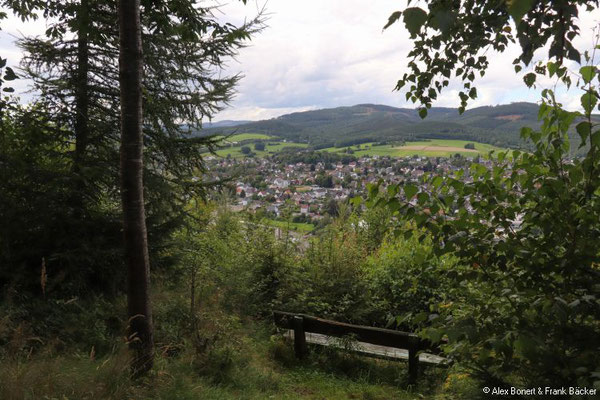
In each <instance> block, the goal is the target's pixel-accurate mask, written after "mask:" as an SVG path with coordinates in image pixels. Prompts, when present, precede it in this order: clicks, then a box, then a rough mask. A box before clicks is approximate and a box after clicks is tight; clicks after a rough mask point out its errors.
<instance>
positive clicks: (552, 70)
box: [548, 61, 558, 78]
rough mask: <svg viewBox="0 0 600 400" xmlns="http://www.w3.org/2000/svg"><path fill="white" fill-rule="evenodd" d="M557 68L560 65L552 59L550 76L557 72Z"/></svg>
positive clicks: (549, 70)
mask: <svg viewBox="0 0 600 400" xmlns="http://www.w3.org/2000/svg"><path fill="white" fill-rule="evenodd" d="M557 68H558V65H557V64H556V63H553V62H552V61H550V62H549V63H548V73H549V74H550V78H552V76H553V75H554V74H555V73H556V71H557Z"/></svg>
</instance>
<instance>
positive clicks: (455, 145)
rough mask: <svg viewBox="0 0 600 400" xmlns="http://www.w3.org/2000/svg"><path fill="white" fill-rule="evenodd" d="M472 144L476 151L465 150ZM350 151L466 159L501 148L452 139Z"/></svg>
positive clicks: (369, 145)
mask: <svg viewBox="0 0 600 400" xmlns="http://www.w3.org/2000/svg"><path fill="white" fill-rule="evenodd" d="M469 143H472V144H474V145H475V149H474V150H471V149H465V145H466V144H469ZM347 148H348V147H343V148H338V147H329V148H326V149H324V150H325V151H329V152H334V153H343V152H345V151H346V149H347ZM349 148H350V149H352V151H353V152H354V155H355V156H357V157H360V156H390V157H410V156H415V155H416V156H424V157H451V156H453V155H454V154H457V153H458V154H460V155H462V156H465V157H475V156H477V155H486V154H488V153H489V152H490V151H501V150H503V149H502V148H500V147H496V146H492V145H489V144H484V143H477V142H473V141H468V140H451V139H432V140H427V141H425V140H423V141H415V142H406V143H405V144H404V145H402V146H400V145H395V144H386V145H377V143H376V142H369V143H363V144H360V145H355V146H350V147H349Z"/></svg>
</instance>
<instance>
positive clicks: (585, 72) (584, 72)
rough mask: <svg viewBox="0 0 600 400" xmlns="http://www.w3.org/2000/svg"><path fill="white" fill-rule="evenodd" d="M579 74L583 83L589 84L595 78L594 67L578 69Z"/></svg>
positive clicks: (588, 66)
mask: <svg viewBox="0 0 600 400" xmlns="http://www.w3.org/2000/svg"><path fill="white" fill-rule="evenodd" d="M579 73H580V74H581V77H582V78H583V81H584V82H585V83H590V82H591V80H592V79H594V77H595V76H596V67H593V66H591V65H586V66H585V67H581V68H579Z"/></svg>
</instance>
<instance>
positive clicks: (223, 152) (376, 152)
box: [217, 133, 504, 158]
mask: <svg viewBox="0 0 600 400" xmlns="http://www.w3.org/2000/svg"><path fill="white" fill-rule="evenodd" d="M244 140H265V141H268V142H265V150H264V151H257V150H255V149H254V143H246V144H245V146H248V147H250V149H251V150H252V152H253V153H256V155H257V156H258V157H263V156H266V155H268V154H274V153H277V152H278V151H280V150H281V149H283V148H285V147H298V148H306V147H308V145H307V144H306V143H294V142H281V141H280V139H279V138H277V137H273V136H268V135H264V134H262V133H240V134H237V135H233V136H230V137H229V138H227V139H226V140H225V142H229V143H234V144H235V143H238V142H241V141H244ZM467 143H473V144H474V145H475V149H474V150H468V149H465V145H466V144H467ZM347 148H348V147H328V148H325V149H321V151H328V152H331V153H343V152H345V151H346V149H347ZM349 148H350V149H352V151H353V152H354V153H353V154H354V155H355V156H356V157H361V156H389V157H410V156H415V155H417V156H424V157H451V156H453V155H455V154H457V153H458V154H460V155H462V156H465V157H475V156H477V155H481V156H485V155H487V154H488V153H489V152H490V151H496V152H498V151H502V150H504V149H502V148H500V147H496V146H492V145H490V144H485V143H477V142H473V141H470V140H452V139H432V140H422V141H415V142H406V143H405V144H404V145H402V146H400V145H394V144H386V145H383V146H377V145H376V142H369V143H363V144H360V145H355V146H349ZM217 155H218V156H220V157H227V155H230V156H231V157H233V158H241V157H245V155H244V154H242V152H241V145H234V146H232V147H227V148H223V149H220V150H218V151H217Z"/></svg>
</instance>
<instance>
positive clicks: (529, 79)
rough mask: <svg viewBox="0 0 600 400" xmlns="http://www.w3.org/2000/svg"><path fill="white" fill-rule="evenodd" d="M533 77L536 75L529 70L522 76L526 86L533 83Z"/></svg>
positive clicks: (530, 85)
mask: <svg viewBox="0 0 600 400" xmlns="http://www.w3.org/2000/svg"><path fill="white" fill-rule="evenodd" d="M535 78H536V75H535V74H534V73H533V72H530V73H528V74H526V75H525V76H524V77H523V81H524V82H525V84H526V85H527V87H532V86H533V84H534V83H535Z"/></svg>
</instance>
